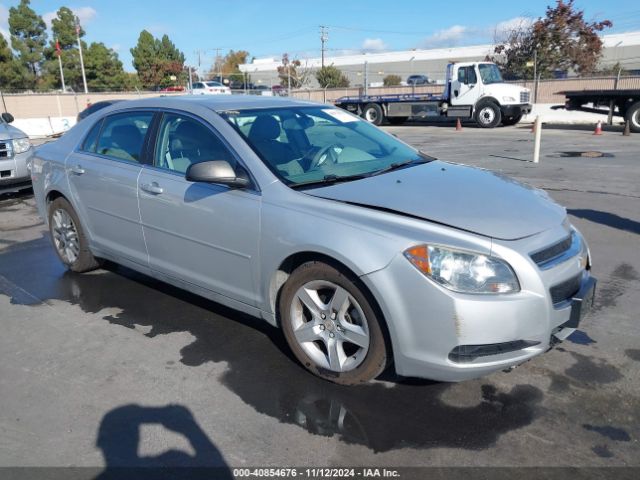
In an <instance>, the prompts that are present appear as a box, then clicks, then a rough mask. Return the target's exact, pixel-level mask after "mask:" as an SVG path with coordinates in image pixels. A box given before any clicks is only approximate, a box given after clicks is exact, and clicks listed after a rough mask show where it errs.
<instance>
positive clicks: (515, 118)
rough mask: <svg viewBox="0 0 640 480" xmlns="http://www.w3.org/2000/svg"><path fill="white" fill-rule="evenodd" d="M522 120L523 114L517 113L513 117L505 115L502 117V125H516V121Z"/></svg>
mask: <svg viewBox="0 0 640 480" xmlns="http://www.w3.org/2000/svg"><path fill="white" fill-rule="evenodd" d="M520 120H522V114H520V115H515V116H513V117H504V118H503V119H502V125H504V126H505V127H510V126H511V125H515V124H516V123H518V122H519V121H520Z"/></svg>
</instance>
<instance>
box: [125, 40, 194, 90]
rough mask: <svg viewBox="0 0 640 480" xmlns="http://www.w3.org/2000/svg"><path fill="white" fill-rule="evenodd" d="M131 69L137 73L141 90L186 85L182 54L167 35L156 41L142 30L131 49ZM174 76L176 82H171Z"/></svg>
mask: <svg viewBox="0 0 640 480" xmlns="http://www.w3.org/2000/svg"><path fill="white" fill-rule="evenodd" d="M131 55H132V56H133V67H134V68H135V69H136V71H137V72H138V77H139V78H140V83H141V84H142V87H143V88H150V89H155V88H158V87H166V86H169V85H173V84H175V83H186V72H185V70H184V61H185V58H184V54H183V53H182V52H181V51H180V50H178V48H176V46H175V45H174V44H173V42H171V40H170V39H169V37H168V36H167V35H164V36H163V37H162V39H160V40H158V39H156V38H154V36H153V35H151V34H150V33H149V32H148V31H146V30H143V31H142V32H140V36H139V37H138V43H137V44H136V46H135V47H134V48H132V49H131ZM172 76H175V77H176V80H175V81H174V80H171V77H172Z"/></svg>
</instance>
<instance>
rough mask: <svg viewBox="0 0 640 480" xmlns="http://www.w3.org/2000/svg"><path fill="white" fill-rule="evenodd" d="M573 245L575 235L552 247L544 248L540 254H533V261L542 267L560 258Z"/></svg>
mask: <svg viewBox="0 0 640 480" xmlns="http://www.w3.org/2000/svg"><path fill="white" fill-rule="evenodd" d="M572 243H573V235H569V236H568V237H567V238H565V239H564V240H560V241H559V242H557V243H554V244H553V245H550V246H549V247H547V248H544V249H542V250H540V251H538V252H535V253H532V254H531V260H533V261H534V262H535V263H536V265H538V266H542V265H544V264H545V263H547V262H549V261H550V260H553V259H554V258H557V257H559V256H560V255H562V254H563V253H565V252H566V251H567V250H569V249H570V248H571V244H572Z"/></svg>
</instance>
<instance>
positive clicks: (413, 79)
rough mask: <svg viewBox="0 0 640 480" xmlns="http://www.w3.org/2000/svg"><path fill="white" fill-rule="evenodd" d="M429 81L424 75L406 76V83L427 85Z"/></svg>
mask: <svg viewBox="0 0 640 480" xmlns="http://www.w3.org/2000/svg"><path fill="white" fill-rule="evenodd" d="M429 83H431V82H430V81H429V77H427V76H426V75H410V76H409V77H407V85H428V84H429Z"/></svg>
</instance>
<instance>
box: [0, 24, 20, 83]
mask: <svg viewBox="0 0 640 480" xmlns="http://www.w3.org/2000/svg"><path fill="white" fill-rule="evenodd" d="M26 74H27V71H26V69H25V68H24V67H23V66H22V65H21V64H20V62H18V60H17V59H16V58H15V56H14V55H13V52H12V51H11V48H9V44H8V43H7V40H6V39H5V38H4V35H2V34H0V90H3V91H6V90H16V89H21V88H24V81H25V76H26Z"/></svg>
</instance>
